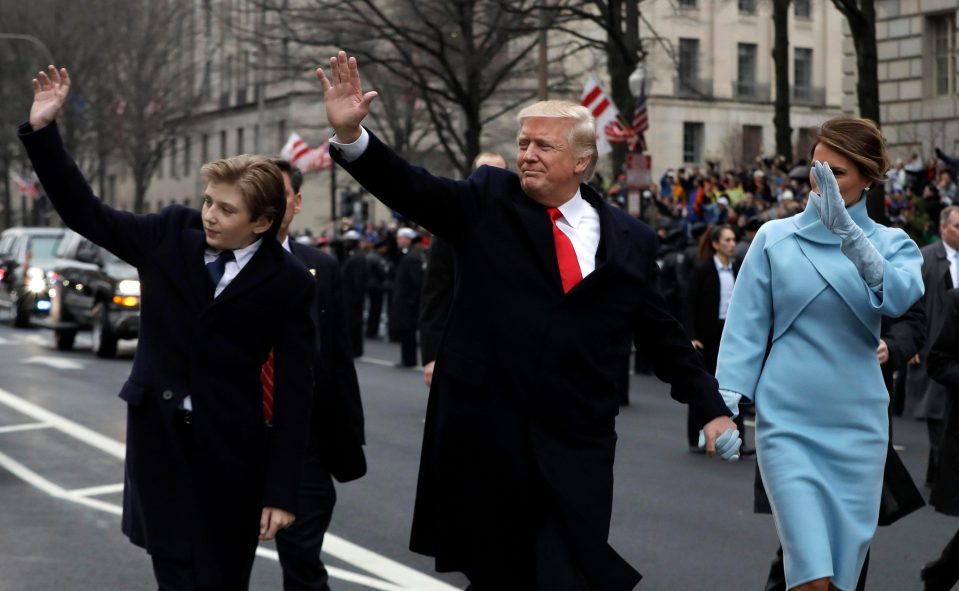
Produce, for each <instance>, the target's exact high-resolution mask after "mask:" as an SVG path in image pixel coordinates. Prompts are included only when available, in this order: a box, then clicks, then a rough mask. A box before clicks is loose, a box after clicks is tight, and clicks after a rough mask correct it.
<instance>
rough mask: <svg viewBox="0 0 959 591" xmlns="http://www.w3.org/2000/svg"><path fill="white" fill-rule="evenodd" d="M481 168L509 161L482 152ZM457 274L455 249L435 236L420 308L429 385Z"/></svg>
mask: <svg viewBox="0 0 959 591" xmlns="http://www.w3.org/2000/svg"><path fill="white" fill-rule="evenodd" d="M480 166H495V167H496V168H507V166H506V159H505V158H503V157H502V156H500V155H499V154H497V153H496V152H482V153H480V154H479V155H478V156H477V157H476V158H474V159H473V170H476V169H477V168H479V167H480ZM454 271H455V269H454V268H453V247H452V246H450V244H449V243H448V242H446V241H445V240H443V239H442V238H438V237H436V236H434V237H433V240H431V241H430V250H429V254H428V255H427V260H426V275H425V277H424V278H423V295H422V296H421V305H420V354H421V355H422V356H423V380H424V381H425V382H426V385H427V386H429V385H430V384H432V383H433V369H434V367H435V365H436V354H437V353H438V352H439V348H440V341H441V340H442V338H443V331H444V330H445V329H446V317H447V316H449V311H450V302H452V301H453V278H454Z"/></svg>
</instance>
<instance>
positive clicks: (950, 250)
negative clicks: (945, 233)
mask: <svg viewBox="0 0 959 591" xmlns="http://www.w3.org/2000/svg"><path fill="white" fill-rule="evenodd" d="M942 247H943V248H945V249H946V258H948V259H949V260H950V261H951V260H952V259H954V258H956V249H955V248H952V247H951V246H949V245H948V244H946V241H945V240H943V241H942Z"/></svg>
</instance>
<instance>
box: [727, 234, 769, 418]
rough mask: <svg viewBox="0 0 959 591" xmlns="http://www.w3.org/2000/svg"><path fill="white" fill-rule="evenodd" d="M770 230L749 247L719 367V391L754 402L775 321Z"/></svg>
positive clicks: (738, 279) (737, 284)
mask: <svg viewBox="0 0 959 591" xmlns="http://www.w3.org/2000/svg"><path fill="white" fill-rule="evenodd" d="M766 228H767V226H763V227H762V228H760V229H759V233H758V234H756V238H755V239H754V240H753V243H752V244H751V245H750V246H749V250H748V251H747V252H746V259H745V260H744V261H743V265H742V267H741V268H740V270H739V276H738V277H737V278H736V284H735V286H733V296H732V299H731V300H730V302H729V310H728V311H727V313H726V325H725V327H724V328H723V336H722V339H721V340H720V344H719V360H718V362H717V365H716V379H717V380H718V381H719V387H720V388H722V389H723V390H730V391H733V392H736V393H739V394H742V395H743V396H745V397H746V398H749V399H750V400H755V396H756V385H757V384H758V383H759V376H760V374H761V373H762V367H763V358H764V357H765V354H766V344H767V341H768V340H769V331H770V328H771V327H772V319H773V304H772V285H771V275H770V266H769V255H768V253H767V252H766V239H767V235H766V231H765V230H766Z"/></svg>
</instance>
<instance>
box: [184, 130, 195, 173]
mask: <svg viewBox="0 0 959 591" xmlns="http://www.w3.org/2000/svg"><path fill="white" fill-rule="evenodd" d="M190 147H191V146H190V136H183V176H185V177H189V176H190V173H191V170H190V168H191V167H192V166H193V162H192V159H193V154H192V152H193V150H191V149H190Z"/></svg>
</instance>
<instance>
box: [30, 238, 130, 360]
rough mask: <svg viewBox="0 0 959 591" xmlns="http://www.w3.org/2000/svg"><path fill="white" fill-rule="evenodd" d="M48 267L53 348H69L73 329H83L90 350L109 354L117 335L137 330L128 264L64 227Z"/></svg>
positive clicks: (126, 336) (114, 348)
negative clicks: (51, 273) (53, 275)
mask: <svg viewBox="0 0 959 591" xmlns="http://www.w3.org/2000/svg"><path fill="white" fill-rule="evenodd" d="M53 271H54V273H56V277H57V281H56V282H55V284H54V286H53V289H51V290H50V303H51V306H50V319H49V322H48V326H49V327H50V328H53V334H54V337H55V339H56V343H57V349H60V350H61V351H69V350H70V349H72V348H73V341H74V339H75V338H76V336H77V331H79V330H86V329H89V330H90V331H91V335H92V341H93V352H94V353H96V354H97V356H98V357H113V356H114V355H116V352H117V341H118V340H120V339H135V338H137V335H138V334H139V331H140V279H139V276H138V275H137V270H136V268H134V267H133V266H131V265H129V264H127V263H125V262H123V261H121V260H120V259H118V258H117V257H116V256H114V255H113V254H112V253H110V252H109V251H107V250H105V249H103V248H101V247H99V246H97V245H96V244H94V243H92V242H90V241H89V240H87V239H86V238H84V237H83V236H80V235H79V234H77V233H76V232H73V231H67V233H66V235H65V236H64V237H63V240H62V241H61V242H60V248H59V250H58V251H57V260H56V261H55V262H54V266H53Z"/></svg>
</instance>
